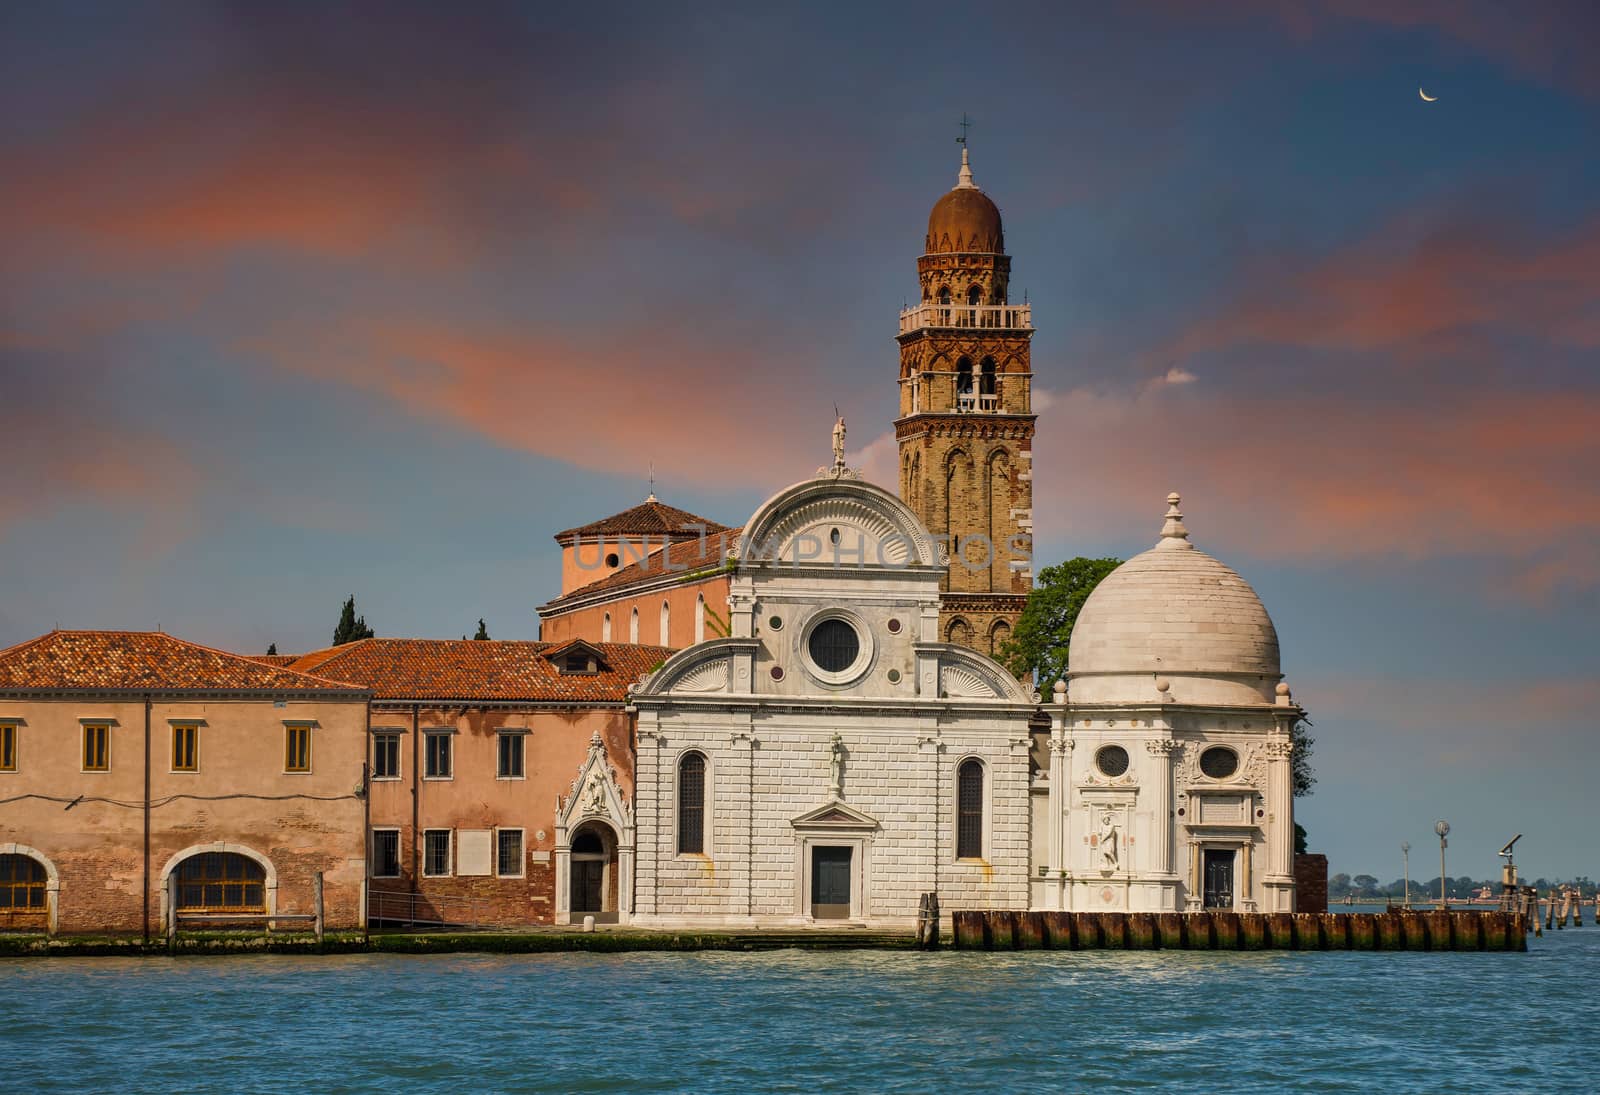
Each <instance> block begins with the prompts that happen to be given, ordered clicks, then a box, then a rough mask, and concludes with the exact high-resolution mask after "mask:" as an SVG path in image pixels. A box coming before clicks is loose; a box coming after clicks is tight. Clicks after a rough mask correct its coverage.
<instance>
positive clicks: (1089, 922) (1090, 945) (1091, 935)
mask: <svg viewBox="0 0 1600 1095" xmlns="http://www.w3.org/2000/svg"><path fill="white" fill-rule="evenodd" d="M1072 937H1073V938H1074V939H1076V940H1077V941H1078V946H1079V948H1081V949H1082V950H1099V949H1100V948H1101V947H1103V946H1105V945H1106V943H1105V939H1104V938H1102V937H1101V934H1100V917H1099V916H1098V915H1096V914H1095V913H1091V912H1079V913H1073V914H1072Z"/></svg>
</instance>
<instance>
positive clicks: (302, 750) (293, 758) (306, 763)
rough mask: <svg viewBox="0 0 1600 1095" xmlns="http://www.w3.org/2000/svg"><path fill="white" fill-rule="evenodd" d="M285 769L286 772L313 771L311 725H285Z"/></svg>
mask: <svg viewBox="0 0 1600 1095" xmlns="http://www.w3.org/2000/svg"><path fill="white" fill-rule="evenodd" d="M283 741H284V748H283V770H284V771H285V772H309V771H311V727H309V726H286V727H284V736H283Z"/></svg>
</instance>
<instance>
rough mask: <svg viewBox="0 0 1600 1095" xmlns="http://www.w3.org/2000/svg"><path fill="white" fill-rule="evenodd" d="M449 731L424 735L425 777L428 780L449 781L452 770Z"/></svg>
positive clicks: (450, 736) (433, 731) (434, 731)
mask: <svg viewBox="0 0 1600 1095" xmlns="http://www.w3.org/2000/svg"><path fill="white" fill-rule="evenodd" d="M452 736H453V735H452V734H451V733H450V731H448V730H431V731H428V732H427V733H424V734H423V735H422V740H423V746H424V748H423V756H424V760H425V762H426V763H425V765H424V768H423V775H424V776H425V777H426V778H428V779H449V778H451V775H452V774H453V772H454V769H452V768H451V755H450V748H451V743H450V742H451V738H452Z"/></svg>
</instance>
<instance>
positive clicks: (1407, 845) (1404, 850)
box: [1400, 840, 1411, 909]
mask: <svg viewBox="0 0 1600 1095" xmlns="http://www.w3.org/2000/svg"><path fill="white" fill-rule="evenodd" d="M1400 854H1401V855H1402V856H1404V857H1405V861H1406V908H1408V909H1409V908H1410V907H1411V841H1409V840H1402V841H1401V842H1400Z"/></svg>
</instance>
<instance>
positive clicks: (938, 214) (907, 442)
mask: <svg viewBox="0 0 1600 1095" xmlns="http://www.w3.org/2000/svg"><path fill="white" fill-rule="evenodd" d="M967 124H969V123H967V121H966V116H965V115H963V116H962V135H961V136H960V137H958V138H956V140H957V142H958V143H959V144H960V145H961V168H960V171H959V172H958V174H957V176H956V185H955V186H954V187H953V188H952V189H951V190H949V191H947V192H946V193H945V194H944V195H943V196H942V197H941V198H940V199H939V200H938V201H937V202H935V203H934V206H933V211H932V212H931V213H929V214H928V232H927V236H926V239H925V242H924V246H923V253H922V254H921V256H919V257H918V259H917V280H918V281H919V282H920V285H921V301H920V302H919V303H918V304H916V305H914V306H913V307H910V308H907V309H905V310H904V311H902V312H901V313H900V333H899V336H898V341H899V343H900V417H899V419H898V420H897V421H896V422H895V433H896V436H897V438H898V440H899V446H900V497H901V498H902V500H904V501H905V503H906V504H907V505H909V506H910V507H911V508H912V510H914V511H915V512H916V514H917V516H918V517H919V518H920V519H921V521H922V523H923V525H924V526H926V527H927V529H928V530H929V531H930V532H932V533H934V534H935V535H940V536H944V537H945V538H946V546H947V550H948V551H949V553H950V570H949V572H948V574H947V575H946V576H945V579H944V582H943V588H944V590H945V594H944V598H943V603H942V606H941V609H940V613H939V626H940V633H941V634H940V637H941V638H942V639H945V640H946V641H950V642H959V643H961V644H963V645H965V646H969V647H971V648H973V649H976V650H979V651H982V652H983V653H985V654H989V653H999V651H1000V648H1001V646H1002V645H1003V644H1004V642H1005V641H1006V640H1007V639H1009V638H1010V636H1011V633H1012V631H1013V630H1014V628H1015V627H1016V623H1017V619H1018V617H1019V616H1021V614H1022V607H1023V603H1024V602H1025V601H1026V599H1027V594H1028V591H1029V590H1030V589H1031V588H1032V587H1033V563H1032V540H1033V482H1032V461H1033V432H1034V415H1033V409H1032V397H1031V392H1030V388H1031V385H1032V383H1033V371H1032V365H1031V362H1030V360H1029V345H1030V340H1031V339H1032V337H1033V311H1032V309H1031V308H1030V307H1029V306H1028V305H1027V304H1012V303H1011V302H1010V295H1009V294H1010V281H1011V257H1010V256H1009V255H1007V254H1006V253H1005V231H1004V227H1003V225H1002V223H1001V219H1000V209H999V207H998V206H996V205H995V203H994V201H993V200H992V199H991V198H990V197H989V196H988V195H987V194H985V193H984V192H983V190H982V189H981V188H980V187H979V186H978V185H977V183H976V182H975V181H974V179H973V174H972V162H971V158H970V156H969V154H968V145H967V137H966V126H967Z"/></svg>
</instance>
